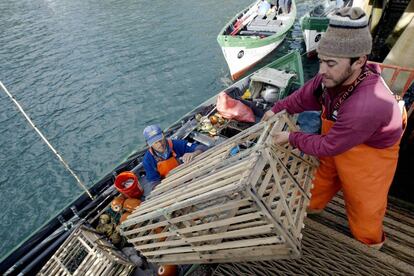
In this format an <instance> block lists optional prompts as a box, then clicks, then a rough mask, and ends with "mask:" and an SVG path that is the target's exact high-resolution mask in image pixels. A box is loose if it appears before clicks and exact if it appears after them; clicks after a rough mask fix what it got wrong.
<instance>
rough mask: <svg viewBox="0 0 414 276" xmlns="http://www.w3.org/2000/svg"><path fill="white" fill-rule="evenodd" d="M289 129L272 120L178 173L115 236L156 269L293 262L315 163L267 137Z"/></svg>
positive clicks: (280, 119)
mask: <svg viewBox="0 0 414 276" xmlns="http://www.w3.org/2000/svg"><path fill="white" fill-rule="evenodd" d="M295 129H296V127H295V124H294V122H293V121H292V120H291V119H290V118H289V117H288V115H286V114H285V113H282V114H278V115H277V116H273V117H272V119H271V120H270V121H268V122H262V123H259V124H257V125H255V126H253V127H251V128H249V129H247V130H245V131H242V132H240V133H239V134H237V135H236V136H233V137H232V138H230V139H228V140H226V141H225V142H223V143H222V144H220V145H218V146H216V147H214V148H211V149H209V150H208V151H206V152H204V153H202V154H201V155H199V156H197V158H196V159H195V160H194V161H192V162H191V163H190V164H187V165H181V166H179V167H177V168H176V169H175V170H174V171H172V172H171V173H170V174H169V175H168V177H167V178H166V179H164V180H163V181H162V182H161V184H159V185H158V186H157V187H156V188H155V189H154V190H153V191H152V193H151V195H150V196H149V197H148V199H147V200H146V201H145V202H143V203H142V204H141V206H140V207H139V208H137V209H136V210H135V211H134V212H133V213H132V214H131V215H130V216H129V217H128V219H127V220H126V221H125V222H124V223H123V224H122V226H121V228H122V230H121V231H122V235H124V236H125V237H126V238H127V239H128V242H130V243H132V244H133V245H134V247H135V249H136V250H139V251H140V252H141V253H142V254H143V255H144V256H146V257H147V259H148V261H150V262H154V263H159V264H162V263H173V264H194V263H219V262H242V261H253V260H266V259H282V258H295V257H299V255H300V252H301V238H302V235H301V230H302V228H303V227H304V224H303V220H304V217H305V215H306V207H307V205H308V202H309V197H310V188H311V185H312V184H311V182H312V177H313V171H314V168H315V165H316V162H315V160H314V159H313V158H312V157H310V156H307V155H304V154H302V153H300V152H299V151H297V150H293V148H292V147H291V146H290V145H289V144H286V145H284V146H278V145H274V144H273V143H272V142H271V140H272V137H271V135H270V133H271V131H272V130H273V131H293V130H295Z"/></svg>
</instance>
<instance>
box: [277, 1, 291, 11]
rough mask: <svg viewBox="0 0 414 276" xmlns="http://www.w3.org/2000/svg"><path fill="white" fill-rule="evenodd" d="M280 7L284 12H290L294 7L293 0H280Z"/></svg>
mask: <svg viewBox="0 0 414 276" xmlns="http://www.w3.org/2000/svg"><path fill="white" fill-rule="evenodd" d="M278 7H279V10H280V11H281V12H282V14H288V13H290V8H291V7H292V0H278Z"/></svg>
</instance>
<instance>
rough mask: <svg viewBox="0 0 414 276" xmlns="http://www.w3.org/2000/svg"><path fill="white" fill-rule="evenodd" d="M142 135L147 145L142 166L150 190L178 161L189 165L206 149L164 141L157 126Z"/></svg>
mask: <svg viewBox="0 0 414 276" xmlns="http://www.w3.org/2000/svg"><path fill="white" fill-rule="evenodd" d="M143 134H144V137H145V141H146V142H147V145H148V151H147V152H146V153H145V155H144V159H143V165H144V169H145V174H146V179H147V181H148V182H149V183H150V184H149V186H150V187H151V189H152V188H153V187H154V186H155V185H157V184H158V183H159V182H160V181H161V179H163V178H164V177H165V176H166V175H167V174H168V173H169V172H170V171H171V170H172V169H174V168H175V167H177V166H178V165H180V160H181V161H182V163H184V164H186V163H189V162H191V161H192V160H193V159H194V157H196V156H197V155H199V154H200V153H202V152H203V151H205V150H206V149H207V147H205V146H203V145H197V144H195V143H189V142H187V141H186V140H171V139H166V138H165V135H164V133H163V131H162V129H161V128H160V127H159V126H158V125H150V126H147V127H146V128H145V129H144V132H143ZM144 189H145V187H144ZM146 192H147V191H146Z"/></svg>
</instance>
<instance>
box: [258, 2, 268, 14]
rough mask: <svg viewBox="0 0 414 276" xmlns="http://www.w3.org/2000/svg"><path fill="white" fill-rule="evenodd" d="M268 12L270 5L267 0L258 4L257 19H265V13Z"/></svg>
mask: <svg viewBox="0 0 414 276" xmlns="http://www.w3.org/2000/svg"><path fill="white" fill-rule="evenodd" d="M269 10H270V3H269V2H268V1H267V0H262V1H261V2H260V3H259V6H258V10H257V15H258V17H261V18H263V17H265V16H266V15H267V12H268V11H269Z"/></svg>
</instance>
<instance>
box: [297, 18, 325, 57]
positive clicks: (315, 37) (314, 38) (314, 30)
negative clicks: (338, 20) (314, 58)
mask: <svg viewBox="0 0 414 276" xmlns="http://www.w3.org/2000/svg"><path fill="white" fill-rule="evenodd" d="M328 24H329V19H328V18H327V17H311V16H309V14H307V15H305V16H304V17H302V18H301V21H300V25H301V29H302V33H303V40H304V41H305V46H306V52H307V53H308V56H309V55H312V54H313V53H314V52H315V50H316V46H317V45H318V42H319V40H320V39H321V37H322V35H323V34H324V33H325V32H326V29H327V28H328Z"/></svg>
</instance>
